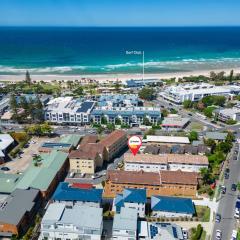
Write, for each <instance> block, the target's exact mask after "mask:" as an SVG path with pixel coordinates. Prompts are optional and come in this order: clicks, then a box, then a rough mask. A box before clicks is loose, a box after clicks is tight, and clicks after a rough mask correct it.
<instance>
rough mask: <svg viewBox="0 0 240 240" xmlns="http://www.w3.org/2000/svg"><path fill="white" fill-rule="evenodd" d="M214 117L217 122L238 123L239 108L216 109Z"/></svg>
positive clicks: (239, 118)
mask: <svg viewBox="0 0 240 240" xmlns="http://www.w3.org/2000/svg"><path fill="white" fill-rule="evenodd" d="M214 113H215V116H216V117H217V119H218V120H219V121H222V122H227V121H228V120H235V121H237V122H239V121H240V106H238V107H233V108H223V109H216V110H215V111H214Z"/></svg>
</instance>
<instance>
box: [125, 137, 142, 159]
mask: <svg viewBox="0 0 240 240" xmlns="http://www.w3.org/2000/svg"><path fill="white" fill-rule="evenodd" d="M141 146H142V140H141V138H140V137H138V136H132V137H130V138H129V139H128V147H129V148H130V150H131V152H132V154H133V155H134V156H135V155H136V154H137V152H138V150H139V148H140V147H141Z"/></svg>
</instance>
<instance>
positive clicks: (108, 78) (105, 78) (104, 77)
mask: <svg viewBox="0 0 240 240" xmlns="http://www.w3.org/2000/svg"><path fill="white" fill-rule="evenodd" d="M231 69H233V70H234V73H235V74H236V73H240V68H229V69H228V68H227V69H211V70H198V71H191V72H174V73H153V74H145V75H144V79H153V78H154V79H160V80H161V79H169V78H174V77H175V78H176V79H178V78H182V77H187V76H198V75H205V76H209V73H210V71H215V72H220V71H224V72H226V74H229V72H230V71H231ZM82 78H90V79H95V80H96V81H99V82H113V81H116V80H117V79H118V80H119V81H121V82H123V83H124V82H126V80H129V79H142V78H143V75H142V74H132V73H131V74H98V75H63V74H62V75H61V74H58V75H50V74H49V75H47V74H46V75H45V74H42V75H32V74H31V79H32V81H36V82H40V81H44V82H52V81H54V80H57V81H75V80H80V79H82ZM24 79H25V74H21V75H20V74H19V75H0V81H1V82H6V81H7V82H19V81H22V80H24Z"/></svg>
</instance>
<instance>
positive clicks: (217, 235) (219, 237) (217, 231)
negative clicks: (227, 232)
mask: <svg viewBox="0 0 240 240" xmlns="http://www.w3.org/2000/svg"><path fill="white" fill-rule="evenodd" d="M216 239H217V240H221V239H222V232H221V230H219V229H218V230H216Z"/></svg>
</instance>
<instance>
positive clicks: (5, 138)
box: [0, 134, 14, 150]
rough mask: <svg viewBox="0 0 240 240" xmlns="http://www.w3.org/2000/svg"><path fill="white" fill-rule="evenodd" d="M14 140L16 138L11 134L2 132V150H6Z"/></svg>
mask: <svg viewBox="0 0 240 240" xmlns="http://www.w3.org/2000/svg"><path fill="white" fill-rule="evenodd" d="M13 142H14V140H13V138H12V137H11V136H10V135H9V134H0V150H5V149H6V148H7V147H8V146H9V145H11V144H12V143H13Z"/></svg>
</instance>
